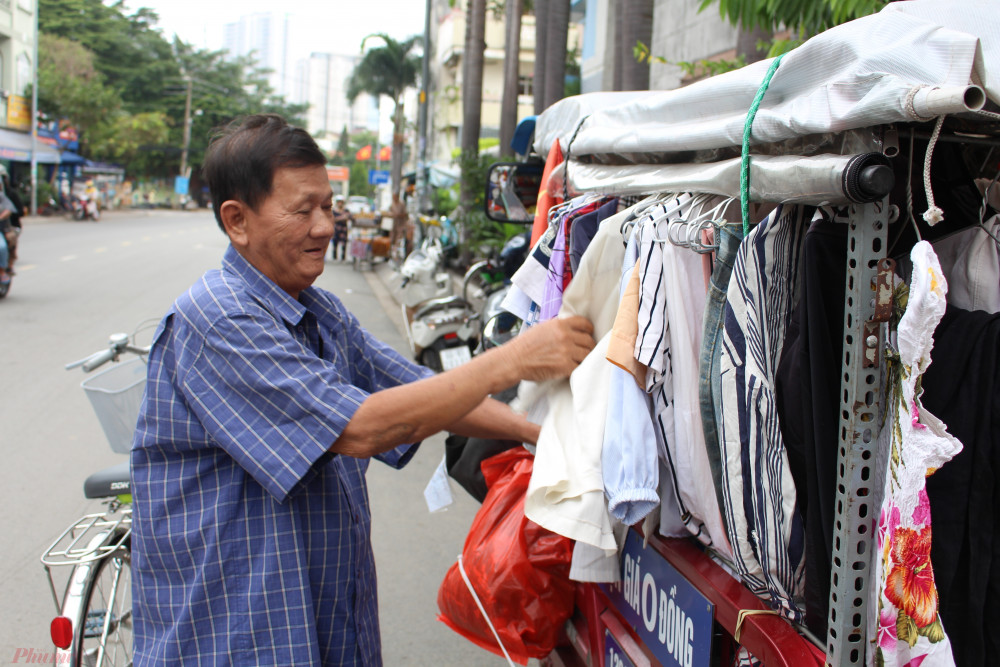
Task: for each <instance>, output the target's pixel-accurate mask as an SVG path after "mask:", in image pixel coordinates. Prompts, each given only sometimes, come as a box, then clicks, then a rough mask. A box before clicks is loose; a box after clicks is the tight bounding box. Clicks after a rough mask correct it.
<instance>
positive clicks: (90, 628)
mask: <svg viewBox="0 0 1000 667" xmlns="http://www.w3.org/2000/svg"><path fill="white" fill-rule="evenodd" d="M112 539H114V538H112ZM129 547H130V540H126V541H125V542H124V543H123V545H122V547H121V548H119V549H118V550H117V551H114V552H112V553H111V554H109V555H107V556H106V557H104V558H102V559H101V560H100V561H97V562H96V563H93V564H92V565H91V566H90V568H91V569H90V573H89V574H88V577H87V580H86V583H85V584H84V586H83V600H82V604H81V605H80V610H79V615H78V617H77V622H76V624H75V625H74V628H75V631H76V638H75V642H74V650H73V661H72V664H73V665H74V666H75V667H110V666H115V667H117V666H118V665H122V666H123V667H124V666H128V665H131V664H132V649H133V645H132V552H131V550H130V548H129Z"/></svg>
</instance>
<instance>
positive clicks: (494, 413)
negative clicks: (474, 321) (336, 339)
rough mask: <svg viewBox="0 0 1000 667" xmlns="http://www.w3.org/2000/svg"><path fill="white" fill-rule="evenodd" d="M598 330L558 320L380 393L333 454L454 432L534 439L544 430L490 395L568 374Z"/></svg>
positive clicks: (580, 321) (369, 452)
mask: <svg viewBox="0 0 1000 667" xmlns="http://www.w3.org/2000/svg"><path fill="white" fill-rule="evenodd" d="M592 333H593V326H592V325H591V324H590V322H589V321H587V320H586V319H585V318H582V317H575V316H574V317H568V318H560V319H555V320H550V321H549V322H545V323H544V324H540V325H537V326H534V327H532V328H530V329H528V330H527V331H525V332H524V333H523V334H521V335H520V336H518V337H517V338H515V339H514V340H512V341H510V342H509V343H506V344H505V345H502V346H500V347H497V348H494V349H492V350H489V351H488V352H486V353H484V354H481V355H478V356H476V357H474V358H473V359H472V360H471V361H469V362H468V363H466V364H463V365H462V366H459V367H458V368H453V369H452V370H450V371H446V372H444V373H441V374H439V375H435V376H433V377H429V378H426V379H424V380H420V381H418V382H413V383H410V384H406V385H401V386H399V387H393V388H391V389H386V390H383V391H379V392H376V393H374V394H372V395H371V396H369V397H368V398H367V399H366V400H365V402H364V403H362V404H361V407H359V408H358V410H357V412H355V413H354V416H353V417H352V418H351V421H350V422H349V423H348V424H347V428H345V429H344V432H343V433H341V435H340V437H339V438H337V441H336V442H334V443H333V446H332V447H331V451H333V452H336V453H338V454H346V455H349V456H358V457H364V456H374V455H375V454H379V453H381V452H384V451H388V450H390V449H393V448H394V447H397V446H399V445H401V444H404V443H408V442H418V441H420V440H423V439H424V438H426V437H428V436H431V435H433V434H435V433H438V432H439V431H443V430H446V429H449V428H453V429H454V430H456V432H460V433H465V434H469V435H480V436H484V435H485V436H497V437H504V438H511V439H517V440H521V441H522V442H534V441H535V440H536V439H537V437H538V427H537V426H536V425H533V424H530V423H529V422H528V421H527V420H525V419H524V418H523V417H520V416H519V415H516V414H515V413H514V412H513V411H511V410H510V409H509V408H507V406H504V405H503V404H501V403H499V402H497V401H493V400H492V399H490V400H489V401H487V400H486V399H487V397H488V396H489V395H490V394H492V393H496V392H498V391H500V390H502V389H504V388H506V387H509V386H511V385H513V384H516V383H518V382H520V381H521V380H535V381H540V380H549V379H553V378H560V377H566V376H568V375H569V374H570V372H572V370H573V369H574V368H576V367H577V365H579V363H580V362H581V361H583V359H584V357H586V356H587V354H588V353H589V352H590V350H591V349H593V347H594V339H593V336H592ZM474 411H475V412H474ZM473 412H474V414H470V413H473ZM493 419H496V420H498V421H497V423H496V424H495V425H491V421H492V420H493ZM494 429H495V430H494Z"/></svg>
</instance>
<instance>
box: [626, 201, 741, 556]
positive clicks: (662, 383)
mask: <svg viewBox="0 0 1000 667" xmlns="http://www.w3.org/2000/svg"><path fill="white" fill-rule="evenodd" d="M698 201H699V200H696V199H694V198H692V197H691V196H690V195H687V194H682V195H679V196H677V197H675V198H673V199H670V200H667V201H665V202H664V203H662V204H658V205H656V206H654V207H653V209H652V211H651V212H650V213H649V214H647V215H646V216H645V217H644V218H643V219H642V220H640V221H639V222H637V223H636V235H637V239H638V243H639V284H640V290H639V315H638V319H639V322H638V324H639V334H638V337H637V338H636V342H635V350H634V352H635V358H636V359H637V360H638V361H640V362H641V363H643V364H645V365H646V366H648V368H649V370H648V373H647V375H646V391H647V392H648V393H649V394H650V396H651V397H652V400H653V417H654V421H655V427H656V429H657V430H658V431H659V432H660V435H661V436H662V441H663V442H664V443H665V447H664V452H663V455H664V457H665V462H666V465H667V471H668V473H669V475H670V479H669V480H668V481H669V482H670V485H672V487H673V489H674V492H675V500H676V501H677V508H678V509H679V511H680V518H681V521H682V522H683V523H684V525H685V526H686V527H687V529H688V530H689V531H690V532H691V534H693V535H694V536H695V537H697V538H698V540H699V541H700V542H701V543H702V544H705V545H706V546H710V547H712V548H713V549H714V550H715V551H717V552H718V553H719V554H721V555H722V556H723V557H725V558H729V557H730V547H729V544H728V543H727V538H726V531H725V528H724V527H723V523H722V513H721V511H720V508H719V503H718V498H717V496H716V494H715V492H714V489H715V484H714V482H713V480H712V471H711V467H710V465H709V461H708V454H707V452H706V450H705V436H704V431H703V429H702V424H701V410H700V406H699V399H698V383H699V370H698V357H699V353H700V350H701V332H702V319H703V317H704V311H705V285H704V281H703V278H702V268H701V258H700V257H699V256H698V255H697V254H695V253H694V252H691V251H690V250H687V249H684V248H681V247H678V246H676V245H674V244H673V243H670V242H669V241H668V240H667V239H668V235H667V228H668V223H669V222H680V223H681V224H682V225H683V224H685V223H684V222H683V221H684V220H686V219H688V218H689V217H691V216H693V215H696V212H695V210H696V208H697V205H698ZM665 506H666V504H665Z"/></svg>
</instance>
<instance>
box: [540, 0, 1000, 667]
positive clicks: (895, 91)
mask: <svg viewBox="0 0 1000 667" xmlns="http://www.w3.org/2000/svg"><path fill="white" fill-rule="evenodd" d="M940 8H941V5H939V4H935V3H932V2H926V3H924V2H920V1H919V0H917V1H914V2H907V3H893V4H892V5H890V6H889V7H887V8H886V9H885V10H883V11H882V12H881V13H880V14H877V15H874V16H870V17H866V18H865V19H859V20H857V21H854V22H852V23H850V24H844V25H842V26H839V27H837V28H834V29H832V30H830V31H827V32H826V33H823V34H821V35H819V36H816V37H814V38H812V39H811V40H809V41H808V42H806V44H804V45H803V46H801V47H799V48H798V49H796V50H795V51H793V52H791V53H789V54H788V57H787V58H785V59H784V61H783V62H782V63H781V67H780V68H778V67H777V66H778V64H779V63H778V62H777V61H773V60H772V61H762V62H760V63H757V64H755V65H750V66H747V67H745V68H743V69H742V70H738V71H736V72H730V73H727V74H725V75H720V76H718V77H715V78H713V79H709V80H705V81H702V82H698V83H695V84H692V85H691V86H688V87H687V88H683V89H678V90H675V91H650V92H642V93H636V94H635V97H634V98H633V99H630V100H627V99H626V98H624V97H610V96H608V95H607V94H606V93H604V94H602V93H597V94H593V95H589V96H588V95H583V96H578V97H575V98H567V99H566V100H563V101H562V102H559V103H557V104H556V105H554V106H553V107H550V108H549V109H547V110H546V111H545V112H544V113H543V114H541V115H540V116H539V117H538V120H537V124H536V126H535V139H534V147H535V149H536V150H537V151H538V152H539V153H540V154H544V153H545V152H546V151H548V149H549V147H550V146H552V145H554V143H555V142H556V141H559V142H560V147H561V149H562V152H563V154H564V155H566V156H567V158H566V161H565V162H564V163H563V164H562V165H561V166H560V167H559V171H560V179H559V181H560V182H561V187H562V188H563V195H564V198H565V199H568V198H569V196H568V195H570V194H580V193H587V194H591V193H592V194H604V195H616V196H620V197H634V198H635V199H636V200H638V199H641V198H642V197H645V196H647V195H649V194H651V193H704V194H711V195H719V196H723V197H733V198H736V200H737V201H739V200H740V199H742V200H743V203H749V202H771V203H780V202H793V203H805V204H809V205H814V206H820V205H836V206H839V207H844V209H845V210H846V211H847V213H848V215H847V216H846V218H845V219H844V220H842V222H845V223H846V225H847V227H848V229H847V239H848V241H847V247H848V248H849V253H848V255H847V265H846V267H845V273H846V276H847V280H846V286H845V291H846V303H845V311H844V320H843V321H844V326H843V328H842V330H840V331H838V332H835V335H839V337H840V339H841V341H842V349H843V356H842V358H841V365H842V369H841V373H840V391H839V395H840V397H841V405H840V423H839V428H838V440H839V443H838V444H839V446H838V451H837V468H836V489H837V491H836V497H835V498H832V499H831V500H832V501H833V503H834V507H835V508H836V509H835V525H834V534H833V536H832V537H833V550H832V554H831V556H832V567H831V571H830V578H831V585H830V597H829V614H828V618H827V621H828V623H827V633H826V635H825V636H820V637H815V636H812V635H811V634H810V633H809V632H808V631H807V630H806V629H805V628H803V627H801V626H799V625H798V624H796V623H792V622H790V621H787V620H785V619H784V618H782V617H781V616H779V615H778V614H776V613H775V610H773V609H772V608H771V607H770V606H769V605H768V604H767V603H766V602H764V601H763V600H761V599H760V598H757V597H756V596H755V595H753V594H752V592H751V591H750V589H748V588H747V587H746V586H745V585H744V584H743V582H742V581H741V580H740V578H739V577H738V576H734V574H733V573H732V572H731V571H730V569H729V568H727V567H724V566H723V564H721V562H720V560H718V559H716V558H713V557H712V555H711V554H710V553H709V551H707V550H706V549H704V548H702V547H701V546H700V545H699V544H697V543H696V542H695V541H693V540H692V539H691V538H666V537H662V536H659V535H656V534H648V535H644V534H642V532H641V531H640V529H639V528H638V527H634V528H633V529H632V530H631V531H630V532H629V534H628V536H627V538H626V539H625V540H624V543H622V544H619V554H618V559H619V563H618V564H619V568H620V570H619V571H620V573H621V575H622V576H621V581H622V583H614V584H604V583H601V584H594V583H578V584H577V590H576V600H575V603H576V605H575V610H574V614H573V616H572V618H571V619H570V621H569V622H568V623H567V624H566V626H565V637H564V639H565V642H564V643H563V644H562V645H561V646H559V647H557V649H556V650H555V651H554V652H553V653H552V654H550V655H549V656H548V657H547V658H546V659H545V660H544V661H543V664H545V665H565V666H570V665H572V666H576V665H590V666H593V667H609V666H612V665H613V666H617V665H685V667H690V666H698V665H704V666H707V665H711V664H723V665H725V664H732V663H733V661H734V660H737V659H738V658H739V657H740V656H739V655H738V654H737V653H736V651H737V649H739V648H741V647H742V648H745V649H747V650H748V651H749V653H750V654H751V655H752V656H753V657H754V658H756V660H757V661H759V662H760V663H761V664H763V665H765V666H767V667H772V666H774V665H782V666H784V665H788V666H792V665H823V664H825V665H830V666H842V665H862V664H865V660H866V653H867V652H868V650H870V645H871V644H873V643H874V641H875V638H874V637H872V636H869V634H868V633H869V630H868V627H867V618H868V605H869V597H870V593H871V590H870V588H871V581H870V579H871V577H872V576H873V571H871V567H872V553H873V546H874V535H873V533H874V531H873V525H874V523H875V521H874V519H873V516H877V513H878V506H877V505H875V504H874V503H873V497H874V496H875V495H876V492H877V491H878V489H877V488H876V484H881V480H877V479H876V475H875V474H874V467H875V466H874V463H873V461H874V455H875V445H876V443H875V436H876V435H877V429H874V428H873V427H872V425H873V424H878V423H879V422H878V417H879V414H880V409H881V406H882V405H883V404H884V403H885V401H886V399H887V396H886V383H885V381H884V380H883V378H882V373H883V371H884V369H885V367H886V357H885V344H884V341H885V340H886V335H887V333H886V332H887V329H886V325H885V322H886V320H888V318H889V313H887V312H885V311H886V310H887V309H886V308H884V307H879V305H884V304H886V303H889V304H891V303H892V299H891V297H892V295H891V291H892V290H891V285H892V282H891V269H889V268H888V267H887V263H886V262H883V261H882V260H884V259H885V256H886V255H887V253H888V251H887V250H886V248H888V229H889V225H890V222H894V221H895V220H896V219H897V218H896V217H894V216H898V215H899V208H898V207H896V206H890V203H891V200H890V194H891V193H892V189H893V186H894V178H900V174H897V175H895V177H893V174H892V173H889V177H888V178H884V179H883V178H882V175H884V174H885V173H886V171H885V166H884V165H887V164H889V162H888V158H891V157H893V156H896V155H898V154H899V152H900V148H901V145H902V144H903V141H902V140H903V138H904V136H905V135H908V136H909V137H910V150H909V152H908V153H907V154H906V160H907V161H912V160H913V155H914V148H913V140H914V137H916V138H920V139H923V140H924V141H925V142H926V143H925V144H923V146H921V148H920V151H921V152H923V153H926V155H927V158H926V159H927V161H928V167H927V169H928V170H929V168H930V167H929V161H930V156H931V152H932V151H931V149H932V147H933V143H934V142H935V141H937V140H938V136H939V134H940V139H941V141H942V142H953V143H962V144H967V145H972V144H979V145H982V146H986V147H987V150H988V149H989V147H994V146H996V145H998V144H1000V137H998V136H997V133H996V130H995V127H994V126H990V125H988V123H989V121H990V120H992V121H993V122H995V121H996V120H997V119H998V117H997V115H996V114H985V115H983V114H980V115H977V112H979V110H980V109H982V107H983V106H984V102H985V101H986V97H987V95H986V94H985V93H984V89H983V88H981V87H980V86H979V85H978V83H973V82H986V83H985V84H983V85H984V87H985V88H986V89H987V90H989V91H991V92H994V94H995V91H997V90H1000V88H998V87H997V81H998V79H997V74H996V70H995V69H992V68H995V67H997V61H996V59H995V58H994V59H990V58H986V59H985V60H983V59H978V58H974V57H973V56H974V55H975V54H978V53H979V49H985V48H986V46H988V47H989V48H995V45H996V42H995V39H993V40H991V39H989V37H990V35H991V34H995V27H996V18H995V14H988V13H984V12H988V10H980V11H979V12H978V13H976V12H971V11H970V12H969V14H968V15H965V14H964V13H950V12H946V11H944V10H941V11H939V10H940ZM880 30H881V31H883V32H882V33H881V34H893V35H894V36H896V40H895V41H894V42H893V48H891V49H885V50H882V51H879V52H878V53H875V52H873V51H872V50H871V49H869V48H865V47H866V46H867V45H869V44H872V43H874V42H875V41H876V40H874V39H872V35H874V34H879V31H880ZM921 31H922V32H921ZM927 35H933V36H934V38H935V39H936V40H938V41H934V46H933V47H929V46H927V45H928V44H929V43H930V42H931V41H933V40H929V39H928V38H927V37H926V36H927ZM975 35H982V37H978V38H977V37H975ZM977 40H979V43H981V44H984V45H986V46H977ZM964 44H968V45H971V46H969V48H967V49H965V50H963V49H961V48H958V47H959V46H962V45H964ZM928 52H932V53H933V55H934V56H935V57H934V58H931V57H927V53H928ZM988 52H989V53H996V51H988ZM833 53H836V54H841V55H839V56H838V57H837V58H834V57H833V56H831V54H833ZM818 62H823V63H824V67H823V68H819V67H817V66H816V63H818ZM942 63H943V64H942ZM939 64H941V66H940V67H938V65H939ZM903 65H905V67H904V66H903ZM873 72H877V73H883V72H905V76H903V75H900V76H899V77H893V76H890V75H888V74H884V75H880V76H875V75H873V74H872V73H873ZM772 75H774V78H773V80H772V79H771V76H772ZM768 82H770V89H769V91H770V92H768V88H767V86H768ZM834 90H835V91H837V92H838V93H839V94H842V95H843V96H844V97H843V99H838V100H836V101H837V104H833V103H832V102H831V93H830V91H834ZM765 93H766V94H765ZM874 97H878V98H879V102H880V103H879V104H877V105H876V104H873V103H872V102H871V99H870V98H874ZM754 98H756V99H754ZM720 100H725V101H726V102H725V104H722V105H720ZM813 100H816V103H815V104H810V102H811V101H813ZM993 101H994V102H995V99H994V100H993ZM758 105H759V113H757V109H758ZM751 108H753V111H752V112H749V110H750V109H751ZM807 110H808V112H807ZM754 114H757V115H756V122H755V121H754V118H755V116H754ZM946 116H948V117H949V120H951V121H955V122H953V123H951V124H950V125H943V119H944V117H946ZM987 117H988V118H987ZM935 121H936V125H935ZM962 123H965V124H966V125H962ZM942 127H943V128H944V129H943V131H942ZM970 128H971V129H970ZM963 129H964V132H963V131H962V130H963ZM987 129H990V130H991V133H988V132H987ZM741 137H746V139H745V140H744V144H743V146H740V138H741ZM925 147H926V148H925ZM751 153H752V154H753V158H752V160H751V159H750V157H751ZM664 156H668V158H670V159H664ZM682 157H683V158H687V159H688V160H690V161H689V162H687V163H685V162H683V160H682V159H681V158H682ZM976 164H984V165H985V164H986V163H985V162H982V161H981V160H980V161H977V162H976ZM901 176H902V177H903V178H908V177H907V176H906V171H905V169H903V170H901ZM873 177H874V180H879V181H880V182H879V183H877V184H876V183H873ZM918 178H919V177H918V176H914V181H916V180H917V179H918ZM927 178H928V179H929V178H930V176H927ZM928 203H932V202H928ZM913 224H914V225H916V224H917V223H916V222H913ZM658 240H659V239H658ZM665 240H667V241H670V240H669V239H665ZM670 242H672V241H670ZM640 562H641V570H640V569H639V565H638V564H639V563H640ZM640 571H641V576H640V575H639V572H640ZM623 589H624V590H625V591H626V593H625V594H623ZM664 591H667V593H666V594H664ZM675 595H676V596H677V600H678V602H676V604H675V600H674V596H675ZM658 600H659V601H660V604H657V601H658ZM667 600H669V603H668V604H663V601H667ZM679 601H683V602H679ZM677 609H679V610H680V611H676V610H677ZM664 611H666V612H667V613H669V616H664V615H662V613H663V612H664ZM678 618H680V619H682V620H683V621H684V623H685V625H684V628H685V633H684V635H683V640H677V636H679V635H675V634H674V632H675V630H677V627H679V626H677V625H676V624H677V623H679V621H677V619H678ZM664 619H666V620H667V622H666V623H663V622H662V621H663V620H664ZM665 638H667V639H666V640H665ZM675 640H676V641H675Z"/></svg>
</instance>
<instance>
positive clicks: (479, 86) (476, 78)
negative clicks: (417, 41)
mask: <svg viewBox="0 0 1000 667" xmlns="http://www.w3.org/2000/svg"><path fill="white" fill-rule="evenodd" d="M467 7H468V8H467V9H466V12H465V21H466V23H465V53H464V54H463V58H462V141H461V149H462V167H463V169H469V168H476V167H478V155H479V130H480V127H481V124H482V121H481V116H482V110H483V62H484V56H485V52H486V0H469V3H468V5H467ZM474 182H475V179H470V178H462V192H461V203H462V208H463V209H464V210H465V211H466V212H468V211H470V210H471V209H472V205H473V201H474V200H475V197H476V194H477V193H476V192H475V191H474V190H473V187H474Z"/></svg>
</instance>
